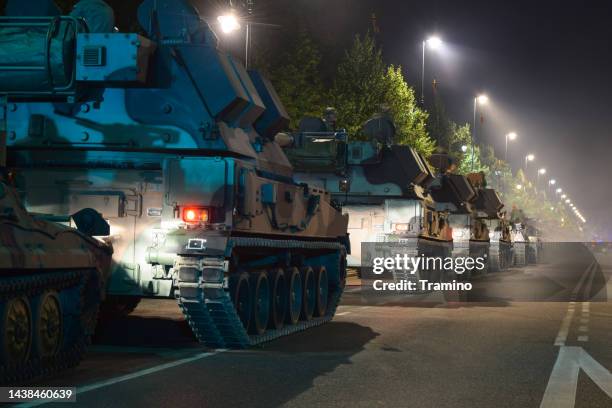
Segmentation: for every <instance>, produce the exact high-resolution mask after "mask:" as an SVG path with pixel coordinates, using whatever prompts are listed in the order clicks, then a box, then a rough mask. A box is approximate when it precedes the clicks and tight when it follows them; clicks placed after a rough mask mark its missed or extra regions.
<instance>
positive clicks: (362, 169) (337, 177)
mask: <svg viewBox="0 0 612 408" xmlns="http://www.w3.org/2000/svg"><path fill="white" fill-rule="evenodd" d="M360 133H361V135H360V136H361V137H360V139H363V140H351V139H350V138H349V135H348V134H347V133H346V132H344V131H333V130H331V131H330V129H329V128H328V126H327V125H326V123H325V122H324V121H323V120H321V119H319V118H310V117H309V118H304V119H303V120H302V121H301V123H300V128H299V131H298V132H296V133H294V134H292V135H291V140H290V142H288V143H287V147H286V151H287V155H288V156H289V159H290V160H291V162H292V163H293V165H294V168H295V169H296V171H297V172H299V175H298V177H299V178H300V179H301V180H303V181H306V182H308V183H312V184H316V185H320V186H321V187H322V188H325V189H327V190H329V191H331V193H332V197H333V199H334V200H335V202H336V203H338V204H339V205H341V206H342V209H343V211H344V213H345V214H348V215H349V233H350V242H351V257H350V258H349V264H350V265H351V266H353V267H356V268H360V267H362V266H363V265H367V261H368V257H369V256H371V254H368V253H361V249H362V243H375V242H379V243H380V242H391V243H400V244H401V248H402V251H403V252H404V253H405V254H406V255H408V256H413V257H416V256H420V255H423V256H426V257H442V258H445V257H449V256H450V254H451V248H452V235H451V229H450V225H449V223H448V216H449V213H448V210H447V208H442V207H440V204H438V203H437V202H436V201H434V199H433V198H432V196H431V194H430V193H429V189H430V187H431V185H432V183H433V182H434V178H435V176H434V173H433V171H432V169H431V168H430V166H429V165H428V163H427V161H426V160H425V158H424V157H422V156H421V155H420V154H419V153H417V152H416V151H415V150H414V149H412V148H411V147H409V146H402V145H397V144H394V137H395V127H394V125H393V123H392V121H391V120H390V119H388V118H386V117H385V116H377V117H375V118H372V119H371V120H369V121H368V122H367V123H366V124H365V125H364V126H363V128H362V130H361V132H360ZM364 248H365V247H364ZM415 277H416V278H418V279H421V278H422V279H428V280H431V281H437V280H440V279H442V278H443V277H442V273H441V271H439V270H437V271H436V270H425V269H423V270H420V271H417V273H416V274H415V275H414V276H412V277H408V276H404V277H402V279H404V278H405V279H410V278H412V279H414V278H415Z"/></svg>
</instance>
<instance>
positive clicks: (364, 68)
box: [330, 34, 386, 135]
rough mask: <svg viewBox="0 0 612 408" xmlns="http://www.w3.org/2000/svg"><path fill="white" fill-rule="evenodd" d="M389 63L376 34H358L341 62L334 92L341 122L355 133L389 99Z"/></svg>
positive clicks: (334, 102) (333, 95) (332, 93)
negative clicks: (375, 39) (377, 41)
mask: <svg viewBox="0 0 612 408" xmlns="http://www.w3.org/2000/svg"><path fill="white" fill-rule="evenodd" d="M385 74H386V70H385V64H384V63H383V59H382V51H381V50H380V48H378V47H377V46H376V42H375V41H374V38H373V37H372V36H371V35H369V34H366V35H365V36H364V37H363V38H362V37H361V36H359V35H357V36H355V40H354V41H353V45H352V47H351V48H350V49H349V50H347V51H346V52H345V55H344V58H343V60H342V61H341V62H340V64H339V65H338V69H337V74H336V77H335V79H334V83H333V86H332V89H331V92H330V101H331V104H332V105H333V106H334V107H335V108H336V110H337V112H338V124H339V126H341V127H343V128H345V129H346V130H347V131H348V132H349V134H351V135H355V134H357V132H358V131H359V129H360V128H361V125H362V124H363V123H364V122H365V121H366V120H368V119H370V118H371V117H372V116H373V115H375V114H376V113H379V112H380V111H381V108H382V105H383V103H384V99H385V85H386V81H385Z"/></svg>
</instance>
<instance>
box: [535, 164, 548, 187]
mask: <svg viewBox="0 0 612 408" xmlns="http://www.w3.org/2000/svg"><path fill="white" fill-rule="evenodd" d="M545 174H546V169H544V168H541V169H538V174H537V175H536V187H538V186H539V185H540V176H543V175H545Z"/></svg>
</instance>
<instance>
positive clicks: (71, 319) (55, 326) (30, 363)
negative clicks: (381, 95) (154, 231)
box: [0, 99, 112, 384]
mask: <svg viewBox="0 0 612 408" xmlns="http://www.w3.org/2000/svg"><path fill="white" fill-rule="evenodd" d="M4 102H5V101H4V100H1V99H0V384H17V383H20V382H23V381H26V380H29V379H32V378H34V377H37V376H40V375H43V374H49V373H52V372H54V371H57V370H59V369H62V368H67V367H72V366H74V365H76V364H78V363H79V361H80V360H81V358H82V356H83V353H84V351H85V347H86V346H87V344H88V342H89V339H90V336H91V335H92V334H93V331H94V329H95V326H96V321H97V315H98V310H99V307H100V303H101V301H102V299H103V297H104V289H105V285H106V282H107V279H108V275H109V272H110V262H111V254H112V250H111V247H110V246H108V245H106V244H103V243H101V242H100V241H98V240H96V239H94V238H92V237H91V236H92V235H106V234H108V224H106V223H105V222H104V220H103V219H102V218H101V217H100V216H99V214H97V213H95V212H94V211H93V210H91V209H86V210H82V211H79V212H78V213H77V214H75V215H74V216H73V217H71V218H72V220H71V219H70V217H54V216H45V215H42V214H31V213H29V212H27V211H26V209H25V208H24V207H23V205H22V203H21V200H20V198H19V197H18V194H17V192H16V191H15V189H14V188H13V187H12V186H11V185H10V183H9V180H8V177H7V174H6V172H5V170H6V169H5V146H4V141H5V136H6V132H5V125H6V123H5V120H4V119H5V117H6V115H5V114H6V103H4ZM70 221H72V222H76V224H77V226H78V230H76V229H74V228H71V227H69V226H65V225H62V223H60V222H70Z"/></svg>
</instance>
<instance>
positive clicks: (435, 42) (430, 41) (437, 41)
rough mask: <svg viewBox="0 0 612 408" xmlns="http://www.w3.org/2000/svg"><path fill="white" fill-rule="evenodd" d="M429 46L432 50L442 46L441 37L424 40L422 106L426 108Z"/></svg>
mask: <svg viewBox="0 0 612 408" xmlns="http://www.w3.org/2000/svg"><path fill="white" fill-rule="evenodd" d="M427 45H429V46H430V47H431V48H433V49H436V48H439V47H440V46H441V45H442V40H441V39H440V37H435V36H434V37H429V38H428V39H427V40H423V59H422V65H421V104H422V105H423V106H425V48H426V47H427Z"/></svg>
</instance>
